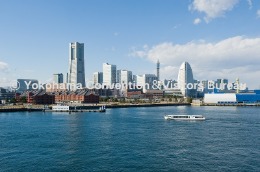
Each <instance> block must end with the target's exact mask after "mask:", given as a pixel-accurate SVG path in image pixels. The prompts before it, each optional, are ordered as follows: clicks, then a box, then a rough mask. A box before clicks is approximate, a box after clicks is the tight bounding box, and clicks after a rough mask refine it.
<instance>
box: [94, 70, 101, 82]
mask: <svg viewBox="0 0 260 172" xmlns="http://www.w3.org/2000/svg"><path fill="white" fill-rule="evenodd" d="M93 83H94V84H102V83H103V72H95V73H94V74H93Z"/></svg>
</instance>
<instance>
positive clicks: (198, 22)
mask: <svg viewBox="0 0 260 172" xmlns="http://www.w3.org/2000/svg"><path fill="white" fill-rule="evenodd" d="M200 23H201V20H200V18H196V19H195V20H194V21H193V24H195V25H197V24H200Z"/></svg>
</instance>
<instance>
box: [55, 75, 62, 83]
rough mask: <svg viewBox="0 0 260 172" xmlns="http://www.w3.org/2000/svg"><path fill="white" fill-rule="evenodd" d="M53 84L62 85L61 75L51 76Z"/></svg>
mask: <svg viewBox="0 0 260 172" xmlns="http://www.w3.org/2000/svg"><path fill="white" fill-rule="evenodd" d="M53 82H54V83H57V84H61V83H63V74H62V73H57V74H53Z"/></svg>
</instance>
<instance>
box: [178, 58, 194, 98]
mask: <svg viewBox="0 0 260 172" xmlns="http://www.w3.org/2000/svg"><path fill="white" fill-rule="evenodd" d="M193 86H194V79H193V73H192V69H191V66H190V64H189V63H188V62H183V63H182V64H181V67H180V69H179V74H178V87H179V89H180V90H181V92H182V94H183V96H184V97H193V96H194V88H193Z"/></svg>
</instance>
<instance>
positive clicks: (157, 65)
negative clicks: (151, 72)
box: [156, 60, 160, 81]
mask: <svg viewBox="0 0 260 172" xmlns="http://www.w3.org/2000/svg"><path fill="white" fill-rule="evenodd" d="M156 69H157V80H158V81H160V62H159V60H157V64H156Z"/></svg>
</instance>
